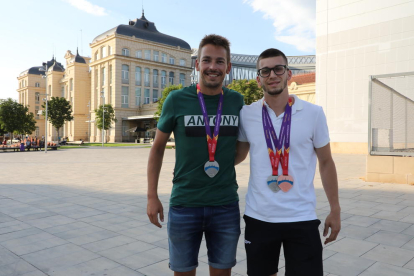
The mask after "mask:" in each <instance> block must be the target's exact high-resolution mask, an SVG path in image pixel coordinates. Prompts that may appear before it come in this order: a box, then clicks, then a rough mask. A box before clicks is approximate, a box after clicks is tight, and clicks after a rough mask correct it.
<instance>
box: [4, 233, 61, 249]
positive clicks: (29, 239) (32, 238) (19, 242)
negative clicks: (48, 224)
mask: <svg viewBox="0 0 414 276" xmlns="http://www.w3.org/2000/svg"><path fill="white" fill-rule="evenodd" d="M50 239H58V238H57V237H55V236H53V235H52V234H49V233H46V232H41V233H38V234H34V235H29V236H24V237H19V238H16V239H12V240H7V241H4V242H1V245H2V246H4V247H6V248H8V249H11V248H14V247H18V246H24V245H28V244H31V243H34V242H39V241H43V240H50ZM62 241H64V240H62Z"/></svg>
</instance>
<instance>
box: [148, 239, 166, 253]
mask: <svg viewBox="0 0 414 276" xmlns="http://www.w3.org/2000/svg"><path fill="white" fill-rule="evenodd" d="M151 244H153V245H155V246H157V247H161V248H164V249H167V250H168V239H163V240H160V241H156V242H152V243H151Z"/></svg>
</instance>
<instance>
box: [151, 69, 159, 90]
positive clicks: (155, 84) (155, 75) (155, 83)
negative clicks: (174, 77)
mask: <svg viewBox="0 0 414 276" xmlns="http://www.w3.org/2000/svg"><path fill="white" fill-rule="evenodd" d="M152 79H153V83H152V86H153V87H158V70H157V69H154V70H152Z"/></svg>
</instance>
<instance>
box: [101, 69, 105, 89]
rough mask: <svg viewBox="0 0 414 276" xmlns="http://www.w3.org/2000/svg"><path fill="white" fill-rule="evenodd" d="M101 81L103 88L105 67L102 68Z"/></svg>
mask: <svg viewBox="0 0 414 276" xmlns="http://www.w3.org/2000/svg"><path fill="white" fill-rule="evenodd" d="M101 80H102V86H104V85H105V67H104V68H102V76H101Z"/></svg>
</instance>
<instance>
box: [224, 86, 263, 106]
mask: <svg viewBox="0 0 414 276" xmlns="http://www.w3.org/2000/svg"><path fill="white" fill-rule="evenodd" d="M227 87H228V88H230V89H232V90H235V91H237V92H239V93H240V94H242V95H243V96H244V103H245V104H247V105H248V104H251V103H254V102H256V101H258V100H260V99H261V98H262V97H263V91H262V88H260V87H259V85H258V84H257V81H256V80H233V82H232V83H230V84H229V85H228V86H227Z"/></svg>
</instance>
